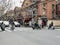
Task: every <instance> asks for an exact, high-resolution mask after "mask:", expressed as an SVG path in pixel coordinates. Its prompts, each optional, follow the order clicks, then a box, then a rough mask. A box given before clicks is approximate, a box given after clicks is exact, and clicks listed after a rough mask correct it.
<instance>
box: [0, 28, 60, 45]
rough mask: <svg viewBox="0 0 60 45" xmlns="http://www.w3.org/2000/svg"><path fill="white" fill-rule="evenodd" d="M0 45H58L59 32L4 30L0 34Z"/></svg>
mask: <svg viewBox="0 0 60 45" xmlns="http://www.w3.org/2000/svg"><path fill="white" fill-rule="evenodd" d="M0 45H60V30H57V29H56V30H47V29H42V30H37V29H35V30H32V29H31V28H15V30H14V31H10V30H8V29H6V31H5V32H0Z"/></svg>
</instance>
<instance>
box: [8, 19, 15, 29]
mask: <svg viewBox="0 0 60 45" xmlns="http://www.w3.org/2000/svg"><path fill="white" fill-rule="evenodd" d="M9 23H10V28H11V30H14V28H15V25H14V21H13V19H10V20H9Z"/></svg>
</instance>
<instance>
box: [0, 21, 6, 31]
mask: <svg viewBox="0 0 60 45" xmlns="http://www.w3.org/2000/svg"><path fill="white" fill-rule="evenodd" d="M1 30H2V31H5V24H4V23H3V22H2V23H1Z"/></svg>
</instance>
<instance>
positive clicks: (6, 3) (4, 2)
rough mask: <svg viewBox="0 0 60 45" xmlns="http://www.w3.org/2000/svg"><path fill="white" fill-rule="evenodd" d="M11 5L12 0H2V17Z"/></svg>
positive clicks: (0, 13) (0, 4)
mask: <svg viewBox="0 0 60 45" xmlns="http://www.w3.org/2000/svg"><path fill="white" fill-rule="evenodd" d="M11 5H12V4H11V2H10V0H0V7H1V10H0V17H1V16H3V15H4V14H5V13H6V11H7V10H9V9H10V7H11Z"/></svg>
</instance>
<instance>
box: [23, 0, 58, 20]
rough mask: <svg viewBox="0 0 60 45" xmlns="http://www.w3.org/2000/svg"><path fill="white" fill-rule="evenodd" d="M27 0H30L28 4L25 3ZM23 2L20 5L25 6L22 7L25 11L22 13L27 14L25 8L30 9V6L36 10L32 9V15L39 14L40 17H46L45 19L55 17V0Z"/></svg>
mask: <svg viewBox="0 0 60 45" xmlns="http://www.w3.org/2000/svg"><path fill="white" fill-rule="evenodd" d="M27 2H30V3H29V4H28V6H27V5H26V3H27ZM23 4H24V5H23V6H22V7H23V8H24V7H25V8H24V10H25V12H24V13H23V15H24V14H26V15H27V13H26V9H27V10H28V9H30V10H31V8H32V9H34V8H36V10H35V11H33V13H34V15H37V16H41V17H47V19H55V18H56V4H57V1H56V0H25V3H23ZM26 7H28V8H26ZM27 12H28V11H27ZM30 12H31V11H30ZM30 12H29V13H30ZM29 13H28V15H29ZM30 14H31V13H30ZM31 15H32V14H31ZM24 17H25V16H24Z"/></svg>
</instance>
